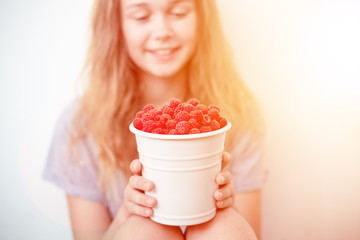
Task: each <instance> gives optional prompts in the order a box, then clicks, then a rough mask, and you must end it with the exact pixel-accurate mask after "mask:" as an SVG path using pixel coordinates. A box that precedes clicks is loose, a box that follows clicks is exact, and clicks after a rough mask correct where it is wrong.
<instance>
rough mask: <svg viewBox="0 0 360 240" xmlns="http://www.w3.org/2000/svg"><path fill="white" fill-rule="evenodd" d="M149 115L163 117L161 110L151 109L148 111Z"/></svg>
mask: <svg viewBox="0 0 360 240" xmlns="http://www.w3.org/2000/svg"><path fill="white" fill-rule="evenodd" d="M148 113H151V114H154V115H161V114H162V112H161V111H160V110H159V109H156V108H155V109H151V110H149V111H148Z"/></svg>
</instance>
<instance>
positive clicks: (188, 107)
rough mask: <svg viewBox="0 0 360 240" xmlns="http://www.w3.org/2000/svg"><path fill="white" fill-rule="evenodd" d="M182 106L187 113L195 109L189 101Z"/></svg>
mask: <svg viewBox="0 0 360 240" xmlns="http://www.w3.org/2000/svg"><path fill="white" fill-rule="evenodd" d="M183 106H184V110H185V111H187V112H188V113H189V112H191V111H193V110H194V109H195V107H194V106H193V105H192V104H190V103H184V105H183Z"/></svg>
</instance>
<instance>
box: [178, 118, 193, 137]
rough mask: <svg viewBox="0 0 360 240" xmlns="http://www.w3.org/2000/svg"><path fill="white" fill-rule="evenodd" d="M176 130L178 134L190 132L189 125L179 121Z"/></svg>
mask: <svg viewBox="0 0 360 240" xmlns="http://www.w3.org/2000/svg"><path fill="white" fill-rule="evenodd" d="M176 130H177V132H178V133H179V134H188V133H189V131H190V123H188V122H186V121H181V122H178V123H177V124H176Z"/></svg>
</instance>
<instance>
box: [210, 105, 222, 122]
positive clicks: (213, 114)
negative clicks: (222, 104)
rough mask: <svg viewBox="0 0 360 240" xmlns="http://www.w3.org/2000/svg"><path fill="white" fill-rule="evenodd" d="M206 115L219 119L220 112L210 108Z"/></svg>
mask: <svg viewBox="0 0 360 240" xmlns="http://www.w3.org/2000/svg"><path fill="white" fill-rule="evenodd" d="M208 115H209V116H210V117H211V119H214V120H219V118H220V113H219V111H218V110H217V109H215V108H210V109H209V111H208Z"/></svg>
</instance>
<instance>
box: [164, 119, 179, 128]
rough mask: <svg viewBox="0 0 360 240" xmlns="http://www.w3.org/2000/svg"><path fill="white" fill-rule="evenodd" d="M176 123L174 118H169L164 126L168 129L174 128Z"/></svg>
mask: <svg viewBox="0 0 360 240" xmlns="http://www.w3.org/2000/svg"><path fill="white" fill-rule="evenodd" d="M176 124H177V122H176V120H174V119H171V120H169V121H168V122H167V123H166V128H167V129H169V130H171V129H175V128H176Z"/></svg>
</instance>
